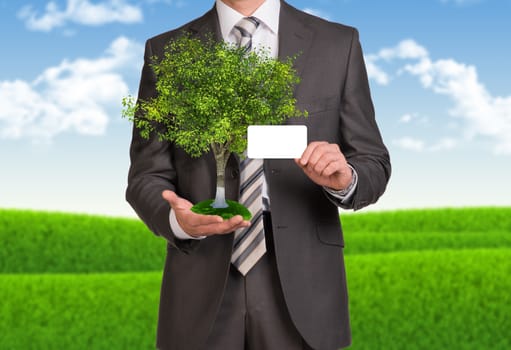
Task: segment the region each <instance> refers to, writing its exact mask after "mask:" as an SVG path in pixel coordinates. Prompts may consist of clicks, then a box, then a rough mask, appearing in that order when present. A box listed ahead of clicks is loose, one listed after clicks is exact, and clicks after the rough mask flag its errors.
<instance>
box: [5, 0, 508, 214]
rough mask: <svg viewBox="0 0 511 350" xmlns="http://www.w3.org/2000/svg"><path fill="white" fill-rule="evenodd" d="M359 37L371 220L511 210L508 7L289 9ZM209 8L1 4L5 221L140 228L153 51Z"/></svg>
mask: <svg viewBox="0 0 511 350" xmlns="http://www.w3.org/2000/svg"><path fill="white" fill-rule="evenodd" d="M289 3H290V4H292V5H293V6H295V7H297V8H300V9H304V10H306V11H308V12H311V13H314V14H316V15H318V16H322V17H324V18H327V19H328V20H331V21H335V22H341V23H344V24H348V25H352V26H355V27H357V28H358V29H359V31H360V38H361V42H362V46H363V49H364V54H365V58H366V63H367V66H368V71H369V75H370V84H371V90H372V94H373V100H374V104H375V108H376V112H377V120H378V123H379V125H380V128H381V131H382V134H383V137H384V140H385V142H386V144H387V145H388V147H389V150H390V153H391V157H392V161H393V176H392V180H391V183H390V185H389V188H388V190H387V192H386V194H385V195H384V197H382V198H381V200H380V202H379V203H378V204H377V205H375V206H373V208H372V209H374V210H388V209H396V208H423V207H460V206H478V205H507V206H509V205H511V185H510V184H509V179H511V85H510V84H509V81H510V79H509V78H510V77H511V73H510V71H511V64H510V63H509V62H511V45H509V33H511V21H509V18H510V15H511V1H509V0H420V1H417V0H415V1H368V0H309V1H303V0H290V1H289ZM212 5H213V1H211V0H207V1H192V0H102V1H99V0H94V1H93V0H58V1H52V2H47V1H29V0H27V1H23V0H22V1H7V0H0V23H2V25H1V26H2V35H1V36H0V45H1V47H2V48H3V49H2V59H1V62H2V64H1V65H0V160H1V163H0V208H31V209H44V210H58V211H72V212H84V213H99V214H106V215H115V216H133V215H134V213H133V212H132V210H131V208H130V207H129V206H128V205H127V204H126V203H125V201H124V189H125V186H126V174H127V169H128V166H129V159H128V147H129V141H130V134H131V126H130V125H129V123H128V122H127V121H125V120H122V119H121V118H120V110H121V106H120V100H121V97H122V96H125V95H126V94H128V93H131V94H134V93H136V91H137V85H138V79H139V76H140V69H141V65H142V55H143V43H144V41H145V40H146V39H147V38H149V37H151V36H153V35H156V34H158V33H161V32H163V31H166V30H169V29H172V28H175V27H177V26H180V25H182V24H184V23H185V22H187V21H189V20H191V19H193V18H195V17H198V16H199V15H201V14H202V13H204V12H205V11H206V10H208V9H209V8H210V7H211V6H212Z"/></svg>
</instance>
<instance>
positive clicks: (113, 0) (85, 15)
mask: <svg viewBox="0 0 511 350" xmlns="http://www.w3.org/2000/svg"><path fill="white" fill-rule="evenodd" d="M18 17H19V18H20V19H22V20H24V21H25V24H26V26H27V27H28V28H29V29H31V30H38V31H45V32H48V31H51V30H52V29H53V28H56V27H62V26H64V25H65V24H66V23H68V22H73V23H78V24H82V25H88V26H99V25H102V24H106V23H112V22H120V23H136V22H141V21H142V18H143V16H142V10H141V9H140V8H139V7H138V6H133V5H130V4H128V3H126V1H125V0H107V1H103V2H100V3H91V2H90V1H89V0H67V4H66V8H65V9H60V8H59V6H58V5H57V4H56V3H55V2H53V1H51V2H49V3H47V4H46V9H45V12H44V13H43V14H42V15H39V14H38V13H37V12H36V11H34V9H33V8H32V7H31V6H25V7H23V8H22V9H21V10H20V11H19V13H18Z"/></svg>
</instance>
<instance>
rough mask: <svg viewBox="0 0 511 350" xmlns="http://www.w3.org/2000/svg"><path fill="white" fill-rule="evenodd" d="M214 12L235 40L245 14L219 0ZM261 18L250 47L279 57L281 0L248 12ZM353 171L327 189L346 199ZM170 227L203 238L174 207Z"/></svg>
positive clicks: (352, 187) (184, 235)
mask: <svg viewBox="0 0 511 350" xmlns="http://www.w3.org/2000/svg"><path fill="white" fill-rule="evenodd" d="M216 11H217V13H218V19H219V22H220V31H221V33H222V38H223V39H224V41H226V42H229V43H236V42H237V39H236V36H235V35H234V33H233V28H234V25H235V24H236V23H238V21H239V20H241V19H242V18H243V17H245V16H244V15H242V14H241V13H239V12H238V11H236V10H234V9H233V8H231V7H229V6H227V5H226V4H225V3H224V2H222V1H221V0H216ZM251 16H253V17H256V18H257V19H258V20H259V21H260V25H259V27H258V28H257V29H256V31H255V32H254V33H253V34H252V47H253V49H256V50H257V49H263V50H266V51H269V54H270V56H271V57H273V58H277V57H278V54H279V53H278V49H279V37H278V33H279V17H280V0H266V1H265V2H264V3H263V4H262V5H261V6H259V8H258V9H257V10H256V11H255V12H254V13H253V14H252V15H251ZM351 169H352V171H353V181H352V183H351V184H350V186H349V187H348V188H347V189H346V190H344V191H335V190H332V189H329V188H324V189H325V191H326V192H328V193H329V194H331V195H332V196H334V197H335V198H337V199H338V200H340V201H341V203H343V202H347V201H348V200H349V199H350V198H351V196H352V195H353V193H354V192H355V188H356V185H357V182H358V177H357V174H356V171H355V170H354V169H353V168H351ZM263 197H265V198H268V199H269V195H268V183H267V181H266V178H264V180H263ZM170 227H171V229H172V232H174V235H175V236H176V237H177V238H179V239H203V238H205V237H199V238H196V237H192V236H190V235H188V234H187V233H186V232H185V231H184V230H183V229H182V228H181V226H180V225H179V223H178V222H177V218H176V215H175V213H174V211H173V210H170Z"/></svg>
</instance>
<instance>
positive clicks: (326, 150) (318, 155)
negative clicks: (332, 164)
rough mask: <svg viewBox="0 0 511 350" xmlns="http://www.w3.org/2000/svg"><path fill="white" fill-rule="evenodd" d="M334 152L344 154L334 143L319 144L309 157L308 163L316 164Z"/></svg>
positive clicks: (339, 155)
mask: <svg viewBox="0 0 511 350" xmlns="http://www.w3.org/2000/svg"><path fill="white" fill-rule="evenodd" d="M327 154H332V155H335V156H338V157H341V156H342V153H341V152H340V150H339V146H337V145H336V144H334V143H326V144H322V145H319V146H318V147H316V148H315V149H314V152H313V153H312V154H311V155H310V157H309V163H308V165H311V164H312V165H316V164H317V163H318V162H319V161H320V160H321V159H322V158H323V157H324V156H325V155H327Z"/></svg>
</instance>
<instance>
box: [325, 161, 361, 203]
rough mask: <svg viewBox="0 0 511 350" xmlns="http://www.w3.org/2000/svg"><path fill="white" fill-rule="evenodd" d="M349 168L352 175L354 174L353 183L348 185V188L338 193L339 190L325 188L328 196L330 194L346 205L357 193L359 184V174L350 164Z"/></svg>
mask: <svg viewBox="0 0 511 350" xmlns="http://www.w3.org/2000/svg"><path fill="white" fill-rule="evenodd" d="M348 166H349V167H350V169H351V174H352V178H351V183H350V184H349V185H348V187H346V188H345V189H343V190H340V191H337V190H334V189H332V188H329V187H325V186H323V189H324V190H325V191H326V192H327V193H328V194H330V195H332V196H333V197H335V198H337V199H338V200H340V201H341V203H346V202H348V201H349V200H350V199H351V197H353V194H354V193H355V190H356V189H357V184H358V174H357V171H356V170H355V169H354V168H353V167H352V166H351V165H350V164H348Z"/></svg>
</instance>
